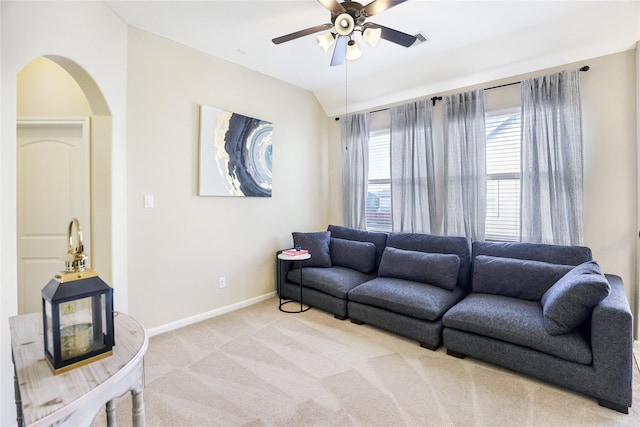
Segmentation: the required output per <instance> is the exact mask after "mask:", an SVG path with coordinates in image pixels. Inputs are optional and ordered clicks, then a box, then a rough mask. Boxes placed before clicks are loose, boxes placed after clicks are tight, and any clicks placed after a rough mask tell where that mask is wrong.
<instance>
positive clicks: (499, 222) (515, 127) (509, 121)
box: [485, 109, 521, 241]
mask: <svg viewBox="0 0 640 427" xmlns="http://www.w3.org/2000/svg"><path fill="white" fill-rule="evenodd" d="M485 124H486V125H485V126H486V135H487V138H486V139H487V150H486V158H487V217H486V222H485V238H486V239H487V240H503V241H518V240H520V163H521V162H520V156H521V154H520V110H519V109H518V110H511V111H509V112H502V113H488V114H487V115H486V119H485Z"/></svg>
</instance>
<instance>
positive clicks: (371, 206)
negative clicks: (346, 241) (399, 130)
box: [365, 129, 391, 232]
mask: <svg viewBox="0 0 640 427" xmlns="http://www.w3.org/2000/svg"><path fill="white" fill-rule="evenodd" d="M389 138H390V132H389V129H382V130H378V131H374V132H371V134H370V136H369V178H368V186H367V203H366V208H365V213H366V219H367V230H369V231H385V232H390V231H391V160H390V152H391V151H390V140H389Z"/></svg>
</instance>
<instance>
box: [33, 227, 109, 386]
mask: <svg viewBox="0 0 640 427" xmlns="http://www.w3.org/2000/svg"><path fill="white" fill-rule="evenodd" d="M74 224H75V225H76V231H77V240H78V242H77V243H78V246H77V247H76V248H75V249H74V248H73V240H72V237H71V236H72V233H71V232H72V229H73V225H74ZM68 238H69V246H68V250H67V254H66V255H65V256H64V258H63V261H64V262H65V269H64V271H61V272H60V274H57V275H56V276H54V278H53V279H51V280H50V281H49V283H47V285H46V286H45V287H44V288H43V289H42V320H43V326H44V329H43V330H44V353H45V356H46V358H47V360H48V361H49V364H50V365H51V367H52V369H53V372H54V373H55V374H59V373H62V372H66V371H68V370H70V369H73V368H75V367H78V366H81V365H84V364H87V363H89V362H92V361H94V360H98V359H102V358H104V357H107V356H110V355H111V354H112V353H113V350H112V348H113V346H114V336H113V289H112V288H111V287H109V285H107V284H106V283H105V282H104V281H103V280H102V279H100V277H98V274H97V273H96V272H95V270H92V269H87V268H86V260H87V258H88V257H87V255H85V253H84V247H83V245H82V231H81V230H80V223H79V222H78V220H77V219H76V218H73V220H72V221H71V222H70V223H69V231H68Z"/></svg>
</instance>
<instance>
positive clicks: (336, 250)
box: [329, 237, 376, 274]
mask: <svg viewBox="0 0 640 427" xmlns="http://www.w3.org/2000/svg"><path fill="white" fill-rule="evenodd" d="M329 253H330V255H331V263H332V264H333V265H339V266H341V267H346V268H350V269H352V270H357V271H359V272H361V273H364V274H369V273H372V272H373V270H374V269H375V268H376V245H374V244H373V243H371V242H358V241H356V240H347V239H337V238H335V237H332V238H331V242H330V243H329Z"/></svg>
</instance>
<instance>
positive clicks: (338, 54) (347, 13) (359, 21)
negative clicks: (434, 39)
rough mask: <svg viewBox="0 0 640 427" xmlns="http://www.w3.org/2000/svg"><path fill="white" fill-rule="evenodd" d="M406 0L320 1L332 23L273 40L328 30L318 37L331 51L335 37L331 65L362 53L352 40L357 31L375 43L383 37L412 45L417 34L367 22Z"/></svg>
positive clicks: (405, 44)
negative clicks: (364, 0)
mask: <svg viewBox="0 0 640 427" xmlns="http://www.w3.org/2000/svg"><path fill="white" fill-rule="evenodd" d="M405 1H407V0H398V1H391V0H373V1H372V2H371V3H369V4H367V5H366V6H363V5H361V4H360V3H357V2H355V1H343V2H342V3H338V1H337V0H318V2H320V3H321V4H322V5H323V6H324V7H325V8H327V9H328V10H329V11H330V12H331V23H326V24H321V25H316V26H314V27H310V28H306V29H304V30H300V31H296V32H294V33H291V34H287V35H284V36H280V37H276V38H275V39H272V40H271V41H272V42H273V43H274V44H280V43H284V42H288V41H290V40H294V39H297V38H300V37H304V36H308V35H310V34H314V33H319V32H321V31H329V32H328V33H325V34H324V35H321V36H318V41H319V43H320V46H321V47H322V48H323V49H324V50H325V51H328V50H329V47H330V46H331V44H333V42H334V40H335V42H336V43H335V47H334V49H333V56H332V57H331V65H332V66H336V65H341V64H343V63H344V60H345V58H346V59H356V58H358V57H359V56H360V55H361V52H360V49H359V48H358V46H357V45H356V41H355V40H354V39H353V33H354V32H356V31H357V32H360V33H361V34H362V37H363V38H364V39H365V40H366V41H367V42H368V43H369V44H371V45H372V46H375V45H376V44H377V43H378V41H379V40H380V39H381V38H383V39H385V40H388V41H390V42H393V43H396V44H399V45H401V46H404V47H409V46H411V45H412V44H413V43H415V41H416V39H417V37H416V36H412V35H410V34H407V33H403V32H401V31H398V30H394V29H393V28H388V27H385V26H382V25H380V24H376V23H374V22H365V21H366V20H367V18H369V17H371V16H374V15H377V14H378V13H380V12H384V11H385V10H387V9H390V8H392V7H394V6H397V5H399V4H401V3H404V2H405Z"/></svg>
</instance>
